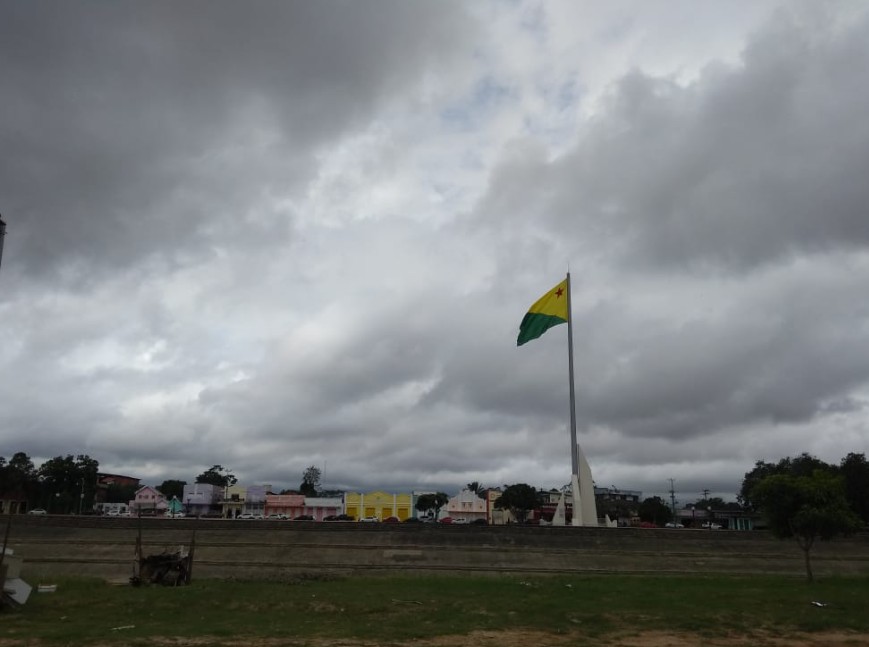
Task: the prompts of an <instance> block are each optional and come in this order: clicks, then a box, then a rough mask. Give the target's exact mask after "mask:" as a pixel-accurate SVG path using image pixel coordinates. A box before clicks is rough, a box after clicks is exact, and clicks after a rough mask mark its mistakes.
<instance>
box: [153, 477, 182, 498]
mask: <svg viewBox="0 0 869 647" xmlns="http://www.w3.org/2000/svg"><path fill="white" fill-rule="evenodd" d="M185 485H187V481H178V480H176V479H168V480H166V481H163V482H162V483H161V484H160V487H158V488H157V489H158V490H160V493H161V494H162V495H163V496H164V497H166V498H167V499H172V497H173V496H174V497H176V498H177V499H178V500H179V501H181V500H182V499H183V498H184V486H185Z"/></svg>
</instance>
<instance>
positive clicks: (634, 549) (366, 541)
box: [10, 517, 869, 580]
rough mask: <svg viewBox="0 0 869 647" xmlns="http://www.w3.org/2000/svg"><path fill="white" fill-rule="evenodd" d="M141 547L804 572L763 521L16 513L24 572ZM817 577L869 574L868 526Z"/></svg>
mask: <svg viewBox="0 0 869 647" xmlns="http://www.w3.org/2000/svg"><path fill="white" fill-rule="evenodd" d="M140 528H141V533H142V540H143V543H144V547H145V549H144V552H145V554H153V553H159V552H162V551H163V550H174V548H176V547H177V546H179V545H182V544H185V545H186V544H189V543H190V541H191V537H192V536H193V534H194V531H195V538H196V552H195V561H194V577H235V578H240V579H253V578H256V579H265V578H269V579H271V578H274V579H288V578H291V577H294V576H299V575H301V574H311V573H335V574H352V573H398V572H419V573H430V572H455V573H459V572H462V573H468V572H477V573H549V574H552V573H595V572H597V573H606V572H621V573H654V574H676V573H681V574H687V573H698V574H702V573H731V574H758V573H775V574H787V575H794V576H799V577H802V576H803V575H804V565H803V556H802V552H801V551H800V550H799V548H798V547H797V545H796V542H794V541H779V540H777V539H775V538H773V537H771V536H770V535H768V534H767V533H764V532H757V531H755V532H735V531H709V530H652V529H632V528H552V527H543V528H541V527H533V526H488V527H487V526H450V525H437V524H360V523H341V522H336V523H313V522H290V521H224V520H194V519H142V520H141V521H140V520H138V519H123V518H121V519H117V518H99V517H78V518H76V517H18V518H16V519H15V520H14V522H13V526H12V533H11V536H10V545H11V547H12V548H13V549H14V550H15V552H16V554H17V555H20V556H22V557H23V558H24V560H25V578H27V577H29V578H31V579H34V580H44V579H45V578H49V577H51V576H56V575H64V574H76V575H90V576H98V577H106V578H111V579H124V578H127V577H129V576H130V574H131V573H132V567H133V552H134V546H135V540H136V536H137V534H138V533H139V532H140ZM812 560H813V568H814V571H815V574H816V575H818V576H825V575H834V574H836V575H863V576H866V575H869V535H867V534H862V535H857V536H854V537H851V538H847V539H840V540H837V541H834V542H819V543H818V544H817V545H816V548H815V549H814V550H813V551H812Z"/></svg>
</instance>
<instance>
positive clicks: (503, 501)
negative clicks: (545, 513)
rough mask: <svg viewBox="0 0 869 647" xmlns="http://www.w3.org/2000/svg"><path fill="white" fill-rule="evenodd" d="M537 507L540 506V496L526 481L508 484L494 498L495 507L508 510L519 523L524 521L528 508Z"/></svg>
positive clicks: (534, 508)
mask: <svg viewBox="0 0 869 647" xmlns="http://www.w3.org/2000/svg"><path fill="white" fill-rule="evenodd" d="M538 507H540V496H539V495H538V494H537V490H536V489H534V488H533V487H531V486H530V485H528V484H527V483H516V484H515V485H508V486H507V487H505V488H504V491H503V492H502V493H501V496H499V497H498V498H497V499H495V508H497V509H498V510H509V511H510V512H511V513H512V514H513V518H514V519H516V521H518V522H519V523H523V522H524V521H525V517H527V516H528V512H529V511H530V510H536V509H537V508H538Z"/></svg>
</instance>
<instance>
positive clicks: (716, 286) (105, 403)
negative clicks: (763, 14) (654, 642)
mask: <svg viewBox="0 0 869 647" xmlns="http://www.w3.org/2000/svg"><path fill="white" fill-rule="evenodd" d="M562 10H564V8H562ZM514 11H516V10H515V8H513V7H512V6H502V5H491V6H488V5H487V7H486V8H483V9H479V8H478V9H475V10H474V11H471V10H470V9H466V8H465V7H464V6H463V5H458V4H451V3H447V4H439V5H437V7H435V6H434V5H432V6H421V5H409V4H407V3H398V2H396V3H375V4H373V5H372V4H369V3H366V5H364V6H363V5H356V4H352V3H351V4H339V3H326V4H322V3H320V4H317V5H311V6H307V5H297V4H286V3H275V4H269V3H257V4H255V5H253V8H251V6H248V5H238V4H234V3H204V4H199V3H187V4H185V5H183V6H177V5H170V4H162V3H156V4H154V3H152V4H149V5H133V4H118V3H115V4H111V5H103V4H88V3H84V4H75V3H73V4H68V3H66V4H64V5H59V6H58V5H52V4H39V3H26V4H25V3H21V4H13V5H11V6H10V8H9V15H8V20H4V21H3V23H2V24H0V88H2V91H3V96H4V103H5V106H4V113H3V118H2V119H0V139H2V141H3V142H4V143H5V148H6V151H5V152H6V153H7V154H5V155H4V156H3V158H2V159H0V189H2V191H0V194H2V195H3V196H4V198H3V199H4V203H3V205H0V207H2V211H3V214H4V219H6V220H7V221H8V223H9V235H8V237H7V240H6V246H5V250H4V263H3V268H2V272H0V320H2V321H3V327H2V328H0V392H2V393H3V394H4V399H5V401H6V402H7V404H6V405H5V406H4V407H3V408H2V409H0V440H2V448H0V453H11V452H12V451H18V450H19V449H21V450H23V451H28V452H29V453H31V454H32V455H33V456H34V457H36V458H42V459H44V458H47V457H50V456H52V455H56V454H59V453H67V452H75V453H77V452H79V451H85V452H88V453H90V454H91V455H93V456H96V457H97V458H98V459H99V460H100V461H101V464H103V465H104V466H105V467H106V468H108V469H112V470H114V471H119V472H129V473H133V474H136V475H141V476H142V477H143V478H146V479H148V480H151V481H155V482H159V481H160V480H162V479H163V478H184V479H187V480H190V479H192V478H193V477H194V476H195V475H196V474H198V473H199V472H200V471H202V470H203V469H206V468H207V467H209V466H210V465H212V464H214V463H221V464H223V465H226V466H228V467H230V469H232V470H234V471H235V472H236V474H238V475H239V476H240V477H241V478H242V479H243V480H244V481H246V482H255V481H265V482H272V483H273V484H276V485H278V486H281V487H282V486H294V485H297V482H298V481H299V479H300V476H301V473H302V470H303V469H304V468H305V467H307V466H308V465H310V464H317V465H320V466H322V467H325V473H326V477H325V482H326V483H327V484H330V485H334V486H340V487H354V488H355V487H360V488H368V487H378V488H379V487H382V488H387V489H398V488H402V489H403V488H422V487H425V488H438V489H444V490H447V491H452V490H454V489H455V488H456V487H458V486H459V485H463V484H464V483H466V482H468V481H472V480H477V481H482V482H483V483H484V484H487V485H501V484H504V483H510V482H517V481H525V482H530V483H535V484H538V485H541V486H546V487H552V486H556V485H561V484H563V483H566V482H567V481H568V479H569V473H568V470H569V461H568V460H567V458H566V457H567V455H568V449H569V448H568V430H567V413H568V409H567V406H568V405H567V383H566V377H567V361H566V356H565V333H566V327H559V328H556V329H554V330H552V331H550V332H548V333H547V334H546V335H545V336H544V337H543V338H541V339H540V340H538V341H535V342H534V343H533V344H530V345H528V346H523V347H522V348H516V346H515V338H516V333H517V329H518V324H519V321H520V320H521V317H522V315H523V314H524V312H525V310H526V309H527V307H528V306H529V305H530V304H531V303H532V302H533V301H534V300H535V299H536V298H537V297H539V296H540V295H541V294H542V293H543V292H544V291H545V290H546V289H548V288H549V287H551V286H552V285H553V284H554V283H555V282H556V281H558V280H560V277H561V276H562V275H563V273H564V270H565V269H566V267H567V266H568V265H569V266H570V269H571V272H572V278H573V281H574V293H573V296H574V316H575V328H576V330H575V345H576V366H577V396H578V412H579V421H580V437H581V441H582V444H583V447H584V448H585V451H586V454H587V455H588V457H589V460H590V461H591V464H592V467H593V469H594V474H595V478H596V479H597V480H598V482H599V483H600V484H606V485H609V484H616V485H618V486H620V487H623V488H635V489H643V490H646V491H648V492H649V493H658V492H662V491H663V490H664V485H665V482H666V480H667V479H669V478H676V479H677V482H678V487H679V489H680V490H681V491H684V492H685V493H690V492H692V491H697V492H698V493H699V491H700V490H702V489H703V488H707V487H708V488H710V489H713V490H714V491H716V492H726V491H731V492H732V491H734V490H735V489H736V488H737V487H738V481H739V479H740V478H741V476H742V473H743V472H744V471H746V470H748V469H750V467H751V466H752V465H753V463H754V461H755V460H758V459H766V460H775V459H777V458H779V457H781V456H784V455H788V454H795V453H799V452H801V451H813V452H816V453H817V454H819V455H820V456H821V457H822V458H824V459H825V460H838V459H839V458H840V457H841V456H844V454H845V453H847V451H867V450H869V449H867V447H866V446H865V437H864V436H862V435H861V432H860V429H861V428H863V425H864V423H865V416H866V413H865V412H866V408H865V406H864V403H865V402H866V398H867V395H866V392H865V390H866V385H867V384H869V362H867V361H866V358H865V353H862V352H860V349H862V348H864V347H865V346H866V343H867V341H869V340H867V338H866V337H867V330H869V327H867V321H869V311H867V308H866V307H865V306H864V305H863V304H862V301H861V299H860V294H861V293H862V285H864V284H865V282H866V280H867V279H869V264H867V258H869V256H867V254H866V247H867V232H869V230H867V222H869V220H867V219H866V218H865V217H864V214H863V205H865V204H866V202H867V200H866V198H867V197H869V196H867V195H866V184H865V182H864V181H863V178H864V177H866V176H867V171H869V168H867V166H869V164H867V162H869V159H867V158H866V153H865V151H866V150H869V146H867V144H869V142H867V136H869V131H867V129H866V127H865V126H864V124H863V121H864V117H863V115H864V114H865V112H866V108H867V107H869V106H867V98H869V97H867V94H866V89H865V87H864V85H863V84H860V83H859V82H857V79H859V78H860V75H861V74H862V70H863V69H864V68H865V67H866V63H869V60H867V58H869V56H867V55H869V46H867V44H866V43H869V39H867V38H866V36H867V28H869V24H867V16H866V13H865V12H857V11H852V10H850V9H848V8H847V7H846V6H845V5H830V7H829V9H825V10H824V11H821V12H820V13H821V14H823V15H820V16H819V15H816V13H817V10H815V9H813V8H812V7H811V5H809V6H807V7H802V6H794V7H789V8H788V9H787V11H786V12H784V13H780V14H778V15H776V16H775V17H774V18H773V19H772V20H770V21H769V22H768V23H767V24H766V25H765V26H763V27H762V28H760V29H757V30H756V31H755V32H754V33H753V35H751V36H748V37H744V38H745V40H744V44H743V42H742V41H741V42H740V43H738V44H737V43H731V44H730V45H729V46H728V48H726V49H733V50H738V49H741V50H742V51H743V54H742V57H741V59H739V60H738V61H735V62H734V61H733V60H728V61H726V62H717V61H715V60H714V57H713V62H712V63H710V64H709V65H707V66H705V67H703V68H702V69H699V71H698V72H697V74H696V75H694V76H689V77H688V78H686V77H685V76H684V75H682V74H680V72H681V66H679V65H676V67H675V68H673V73H672V74H667V73H665V72H661V71H660V68H661V66H662V65H664V63H662V61H665V62H666V61H670V60H673V61H678V60H680V58H681V60H683V61H685V65H689V64H690V65H691V66H695V65H696V61H695V59H694V56H695V54H696V52H697V51H699V48H701V47H702V41H703V40H704V39H703V38H700V37H699V35H698V37H697V38H696V39H692V42H691V47H690V48H689V49H684V50H682V49H679V48H678V47H677V46H676V45H675V44H673V43H672V42H670V41H669V40H668V41H667V45H668V47H673V50H672V51H670V50H668V51H667V52H666V55H664V53H662V55H661V57H659V58H656V64H655V65H654V66H652V68H646V67H643V61H642V60H640V59H633V60H631V59H630V55H629V54H624V55H623V56H622V57H624V58H625V59H626V60H628V62H629V63H630V64H629V65H628V66H627V67H625V66H622V67H620V68H618V70H617V71H616V72H614V75H613V76H612V78H611V79H610V84H609V86H608V90H607V92H606V93H605V94H604V96H603V97H602V98H601V99H600V100H599V101H598V100H597V99H595V103H594V104H593V105H592V104H590V103H585V102H587V101H591V100H592V99H591V98H587V97H586V95H585V90H586V88H588V87H590V86H589V83H590V81H589V82H586V79H585V78H584V77H583V76H582V73H581V72H576V70H575V69H574V67H573V64H572V62H571V61H570V59H569V57H565V56H562V57H558V58H557V65H556V64H555V62H556V56H555V54H556V53H557V50H556V49H554V48H555V47H556V42H557V40H558V39H569V38H570V37H571V36H570V35H569V34H565V33H562V31H561V30H560V29H556V30H554V31H548V29H550V28H552V27H553V25H551V24H549V23H548V22H547V21H551V20H553V19H555V18H556V17H557V16H558V15H562V14H560V13H559V12H558V11H555V12H554V13H552V14H550V13H549V12H548V11H538V12H536V13H535V14H534V15H535V20H534V21H533V22H532V23H527V22H525V21H523V20H522V15H523V14H522V13H521V10H520V11H519V13H514ZM698 11H699V10H698ZM488 12H492V13H491V14H490V13H488ZM490 18H491V20H490V22H486V25H488V26H485V25H484V24H483V23H484V22H485V21H487V20H489V19H490ZM644 20H646V19H644ZM656 20H657V19H656ZM693 21H694V22H692V24H696V25H698V29H701V27H700V26H702V25H704V24H709V21H708V20H704V15H703V14H702V12H701V13H698V14H697V15H696V16H694V17H693ZM616 23H617V24H610V23H607V24H603V25H602V26H601V29H600V31H601V33H602V34H604V36H600V37H599V38H600V39H601V40H600V42H596V41H594V42H593V41H592V40H588V41H583V42H582V43H581V44H576V45H573V44H571V45H570V46H569V47H568V48H567V50H566V51H568V52H569V53H571V54H572V55H574V56H576V55H577V54H576V52H578V51H579V52H583V56H585V55H591V53H593V52H594V51H595V48H598V51H601V52H605V53H607V54H608V55H611V58H608V59H607V61H608V62H609V66H610V67H612V65H614V63H613V61H616V60H620V55H617V54H614V53H613V52H614V51H615V50H614V49H610V48H619V47H629V45H630V43H632V42H636V38H637V37H638V36H637V35H638V34H639V33H640V32H641V31H642V30H643V29H644V28H648V26H649V25H654V24H657V22H649V23H646V22H643V20H638V21H636V22H623V21H621V20H617V21H616ZM644 25H645V27H644ZM613 30H616V31H617V32H618V34H619V38H618V39H616V40H615V41H613V38H612V34H613V33H614V32H613ZM638 30H639V31H638ZM661 33H664V34H665V33H669V32H666V31H665V32H661ZM554 34H557V37H556V36H555V35H554ZM607 34H610V36H607ZM659 35H660V34H659ZM583 38H586V39H592V38H593V36H588V35H585V36H583ZM644 38H648V39H649V42H650V43H652V42H655V33H654V30H652V31H650V32H649V33H648V34H647V35H645V36H644ZM661 38H664V36H661ZM740 38H743V36H741V35H740ZM506 43H510V44H511V45H510V46H507V45H506ZM601 43H603V44H601ZM532 45H533V46H532ZM601 47H602V48H603V49H600V48H601ZM644 47H648V46H646V45H644ZM620 51H621V50H620ZM624 51H627V50H624ZM643 51H645V50H643ZM550 63H551V64H552V65H550ZM579 63H582V61H580V62H579ZM579 63H577V64H576V65H578V67H577V68H576V69H583V66H582V65H579ZM631 68H633V69H631ZM540 70H546V74H545V79H544V80H543V81H540V80H539V79H538V78H537V75H538V73H539V72H540ZM595 82H597V83H600V79H599V78H598V79H595ZM553 88H582V89H583V92H579V91H577V92H572V91H571V92H567V93H561V92H555V91H553ZM495 89H498V90H497V92H495ZM587 115H588V116H587ZM548 120H552V121H551V123H550V121H548ZM553 133H563V134H564V135H565V137H566V139H565V140H563V141H553V140H552V138H553ZM861 443H862V444H861ZM6 447H8V448H10V449H8V450H7V449H3V448H6ZM684 496H688V495H687V494H685V495H684ZM698 496H699V494H698Z"/></svg>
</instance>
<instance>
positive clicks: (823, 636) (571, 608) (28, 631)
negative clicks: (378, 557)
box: [0, 575, 869, 647]
mask: <svg viewBox="0 0 869 647" xmlns="http://www.w3.org/2000/svg"><path fill="white" fill-rule="evenodd" d="M52 583H56V584H57V585H58V586H57V592H56V593H44V594H37V593H36V592H34V593H33V594H32V595H31V597H30V600H29V602H28V603H27V605H25V606H24V607H23V608H21V609H19V610H11V611H10V610H6V611H4V612H2V615H0V645H2V646H11V645H55V644H58V645H59V644H64V645H97V644H99V645H113V644H118V645H121V644H124V645H130V644H133V645H149V644H166V645H168V644H171V645H245V644H261V645H324V646H325V645H340V646H347V645H409V644H414V645H437V646H439V647H446V646H448V645H475V646H477V647H480V646H482V645H488V644H491V645H499V646H501V647H506V646H510V645H522V647H536V646H537V645H547V644H548V645H634V644H636V645H692V644H696V645H703V644H716V643H719V641H720V643H719V644H722V645H723V644H740V645H743V644H744V645H748V644H764V643H765V644H782V645H784V644H787V645H794V644H813V645H814V644H816V645H827V644H842V645H846V644H848V645H863V644H866V645H869V614H867V610H869V580H867V579H865V578H842V579H826V580H821V581H818V582H815V583H814V584H811V585H810V584H808V583H806V582H805V581H803V580H801V579H789V578H773V577H751V578H735V577H734V578H729V577H699V576H698V577H638V576H612V575H609V576H594V577H545V578H518V577H508V576H503V577H484V578H469V577H410V576H408V577H392V578H360V577H354V578H348V579H325V580H320V579H315V578H310V579H302V580H299V581H295V582H291V583H276V582H233V581H222V580H198V581H195V582H194V583H193V584H192V585H191V586H189V587H180V588H158V587H150V588H132V587H129V586H112V585H109V584H106V583H104V582H103V581H101V580H93V579H61V580H57V581H54V582H52ZM813 602H821V603H823V604H824V605H825V606H823V607H821V606H816V605H814V604H812V603H813ZM779 639H786V640H785V641H784V642H777V641H778V640H779ZM632 641H633V642H632Z"/></svg>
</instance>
